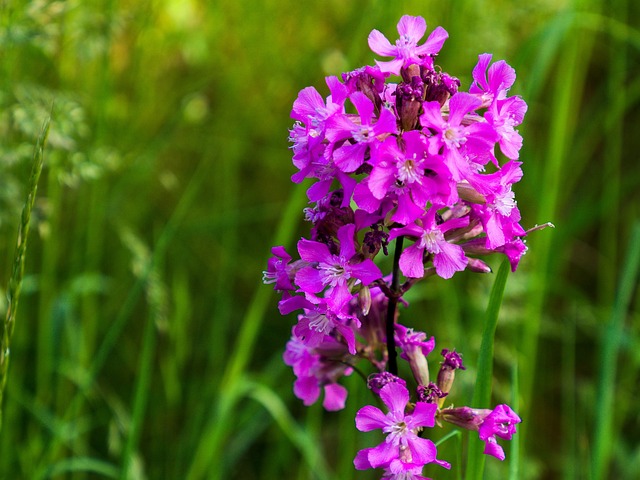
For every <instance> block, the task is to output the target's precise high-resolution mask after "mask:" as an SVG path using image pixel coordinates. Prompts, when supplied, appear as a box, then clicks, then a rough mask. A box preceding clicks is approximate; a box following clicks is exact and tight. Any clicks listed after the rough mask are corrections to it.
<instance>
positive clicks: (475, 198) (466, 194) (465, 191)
mask: <svg viewBox="0 0 640 480" xmlns="http://www.w3.org/2000/svg"><path fill="white" fill-rule="evenodd" d="M457 188H458V196H459V197H460V198H461V199H462V200H465V201H467V202H470V203H478V204H480V205H484V204H485V203H487V200H486V198H484V196H483V195H482V194H480V193H479V192H478V191H477V190H476V189H475V188H473V187H472V186H471V185H469V183H468V182H458V184H457Z"/></svg>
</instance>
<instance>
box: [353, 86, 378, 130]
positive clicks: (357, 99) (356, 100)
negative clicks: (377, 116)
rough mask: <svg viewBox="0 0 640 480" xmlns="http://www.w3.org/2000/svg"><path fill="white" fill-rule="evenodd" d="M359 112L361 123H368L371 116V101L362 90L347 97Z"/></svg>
mask: <svg viewBox="0 0 640 480" xmlns="http://www.w3.org/2000/svg"><path fill="white" fill-rule="evenodd" d="M349 99H350V100H351V102H352V103H353V104H354V105H355V106H356V109H357V110H358V113H359V114H360V121H361V122H362V125H370V124H371V117H372V116H373V102H372V101H371V100H369V99H368V98H367V96H366V95H365V94H364V93H362V92H355V93H353V94H351V96H350V97H349Z"/></svg>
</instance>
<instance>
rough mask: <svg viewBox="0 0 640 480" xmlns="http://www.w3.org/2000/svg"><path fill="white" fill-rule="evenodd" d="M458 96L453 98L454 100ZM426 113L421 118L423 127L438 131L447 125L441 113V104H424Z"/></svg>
mask: <svg viewBox="0 0 640 480" xmlns="http://www.w3.org/2000/svg"><path fill="white" fill-rule="evenodd" d="M457 96H458V95H457V94H456V95H454V96H453V97H451V98H452V99H454V98H455V97H457ZM422 108H423V110H424V113H423V114H422V115H421V116H420V124H421V125H422V126H423V127H425V128H426V127H433V128H435V129H436V130H442V129H443V127H444V124H445V121H444V119H443V118H442V113H441V111H440V102H435V101H434V102H424V103H423V104H422Z"/></svg>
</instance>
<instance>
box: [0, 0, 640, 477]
mask: <svg viewBox="0 0 640 480" xmlns="http://www.w3.org/2000/svg"><path fill="white" fill-rule="evenodd" d="M0 8H1V30H0V186H1V188H0V252H1V254H0V286H2V288H4V289H6V288H7V285H8V282H9V278H10V275H11V267H12V263H13V256H14V248H15V239H16V235H17V226H18V224H19V221H20V210H21V208H22V204H23V203H24V198H25V195H26V191H25V190H26V185H27V183H28V178H29V171H30V168H31V159H32V156H33V146H34V144H35V141H36V138H37V136H38V134H39V132H40V128H41V125H42V123H43V122H44V120H45V118H47V116H49V115H51V131H50V135H49V140H48V144H47V147H46V151H45V167H44V171H43V174H42V177H41V179H40V188H39V190H38V197H37V200H36V205H35V209H34V213H33V218H32V222H33V223H32V231H31V236H30V244H29V250H28V252H27V257H26V265H25V280H24V285H23V290H22V297H21V303H20V308H19V311H18V316H17V320H16V327H15V334H14V336H13V339H12V343H11V351H10V352H11V357H10V358H11V364H10V369H9V377H8V383H7V386H6V392H5V398H4V405H3V425H2V431H1V432H0V449H1V450H0V478H3V479H7V480H13V479H45V478H70V479H85V478H122V479H125V478H129V479H165V478H166V479H183V478H184V479H188V480H196V479H209V478H211V479H218V478H220V479H222V478H225V479H228V478H233V479H236V478H237V479H240V478H243V479H244V478H260V479H271V478H278V479H282V478H285V479H316V478H317V479H350V478H354V479H374V478H380V476H381V474H380V472H356V471H355V470H354V469H353V465H352V461H353V457H354V456H355V453H356V451H357V450H358V449H360V448H364V447H367V446H373V445H374V444H375V443H376V442H377V441H379V437H377V436H376V435H375V434H371V435H369V434H367V435H364V434H360V433H359V432H356V431H355V427H354V423H353V417H354V414H355V412H356V411H357V409H358V408H360V407H361V406H362V405H364V404H366V403H371V400H372V399H371V397H370V395H369V394H368V393H367V392H366V388H365V387H364V386H363V385H362V381H361V380H360V379H359V378H358V377H357V376H356V375H354V376H352V377H350V378H348V379H346V381H345V384H346V385H347V386H348V387H349V388H350V391H351V393H350V398H349V400H348V402H347V408H346V409H345V411H343V412H338V413H323V411H322V409H321V407H320V406H319V405H314V406H313V407H311V408H308V409H307V408H304V407H303V406H302V405H301V402H300V401H299V400H298V399H296V398H294V396H293V393H292V387H291V386H292V382H293V379H294V377H293V374H292V373H291V371H290V369H288V368H287V367H285V366H284V365H283V364H282V360H281V355H282V352H283V349H284V345H285V343H286V341H287V340H288V337H289V334H290V328H291V325H292V324H293V321H294V319H293V318H283V317H281V316H280V315H279V314H278V312H277V308H276V306H277V296H276V295H275V294H274V293H273V292H272V290H271V288H270V287H267V286H262V285H261V271H262V270H263V269H264V268H265V266H266V260H267V258H268V257H269V255H270V252H269V249H270V247H271V246H272V245H276V244H283V245H285V246H287V248H288V249H289V251H295V248H294V246H295V242H296V240H297V238H299V237H300V235H304V234H306V232H307V231H308V225H305V224H304V222H303V221H302V213H301V209H302V208H303V207H304V205H305V196H304V188H305V187H304V186H302V187H300V186H297V187H296V186H294V185H293V184H292V183H291V182H290V180H289V177H290V175H291V174H292V173H294V168H293V166H292V165H291V158H290V151H289V150H288V143H287V136H288V128H290V126H291V123H292V122H291V120H290V118H289V112H290V109H291V105H292V102H293V101H294V99H295V98H296V95H297V93H298V91H299V90H300V89H302V88H304V87H306V86H309V85H313V86H316V88H318V89H319V90H320V91H321V92H322V93H323V94H327V91H326V87H325V84H324V76H326V75H329V74H339V73H340V72H343V71H350V70H353V69H355V68H357V67H359V66H362V65H366V64H372V63H373V60H374V55H373V53H372V52H370V51H369V49H368V46H367V41H366V39H367V35H368V34H369V32H370V31H371V30H372V29H374V28H377V29H379V30H381V31H382V32H384V33H385V34H386V35H387V36H388V37H389V38H391V39H395V38H396V30H395V25H396V23H397V21H398V19H399V18H400V16H402V15H403V14H412V15H422V16H424V17H425V18H426V20H427V24H428V25H429V29H432V28H434V27H435V26H437V25H441V26H443V27H444V28H445V29H446V30H447V31H448V32H449V34H450V38H449V40H448V41H447V42H446V43H445V46H444V48H443V49H442V51H441V54H440V57H439V58H438V62H437V63H438V64H439V65H440V66H441V67H442V68H443V69H444V70H445V71H447V72H449V73H450V74H452V75H455V76H457V77H459V78H460V79H461V81H462V84H463V88H468V86H469V82H470V79H471V70H472V68H473V66H474V65H475V63H476V61H477V56H478V54H481V53H484V52H491V53H493V54H494V60H497V59H505V60H507V62H508V63H509V64H511V65H512V66H513V67H514V68H515V69H516V72H517V74H518V79H517V81H516V84H515V86H514V88H513V89H512V91H511V92H512V93H516V94H519V95H522V96H523V97H524V99H525V100H526V101H527V102H528V104H529V112H528V113H527V116H526V119H525V123H524V125H523V126H522V127H521V129H520V131H521V133H522V135H523V136H524V139H525V143H524V148H523V150H522V152H521V160H523V162H524V164H523V170H524V172H525V176H524V178H523V179H522V181H521V182H520V183H519V184H518V185H517V186H516V195H517V198H518V201H519V207H520V209H521V211H522V218H523V221H522V224H523V225H524V227H525V228H530V227H532V226H534V225H535V224H540V223H544V222H547V221H551V222H553V223H554V224H555V225H556V228H555V229H554V230H551V229H547V230H543V231H540V232H536V233H534V234H532V235H531V236H530V238H529V240H528V246H529V252H528V254H527V255H526V256H525V257H524V259H523V261H522V262H521V267H520V269H519V270H518V271H517V272H516V273H514V274H511V275H510V277H509V279H508V284H507V290H506V294H505V298H504V301H503V307H502V310H501V314H500V321H499V324H498V330H497V334H496V343H495V366H494V372H495V381H494V385H493V392H494V403H505V402H506V403H511V404H512V405H515V406H516V407H517V408H516V409H517V410H518V411H519V413H520V414H521V416H522V418H523V424H522V427H521V429H520V432H519V433H518V435H517V436H516V437H515V438H514V441H513V442H512V445H511V447H509V446H507V458H508V459H507V461H506V462H505V463H501V462H499V461H497V460H495V459H492V458H489V459H487V462H486V475H485V478H488V479H494V478H508V477H509V476H510V478H522V479H555V478H563V479H573V478H575V479H604V478H616V479H630V480H631V479H637V478H638V476H637V475H638V473H637V472H639V471H640V414H639V413H638V412H639V411H640V409H639V408H638V407H639V406H640V402H639V400H638V398H640V386H639V385H640V382H639V372H640V335H639V330H640V322H639V316H640V308H639V307H640V306H639V304H638V293H639V292H638V287H637V255H638V250H639V249H640V245H639V244H640V241H639V240H638V238H640V237H635V238H636V241H633V240H632V231H633V230H634V228H635V229H638V228H639V227H638V222H639V221H640V193H639V192H640V168H639V167H640V164H639V160H640V157H639V154H638V152H639V151H640V135H638V132H640V123H639V120H640V101H639V100H640V30H639V29H640V4H638V2H632V1H628V0H611V1H609V2H604V1H602V2H600V1H598V0H583V1H580V0H559V1H558V0H530V1H528V2H511V1H506V0H496V1H479V0H458V1H449V2H443V1H439V2H436V1H396V2H394V1H390V0H385V1H383V0H367V1H366V0H357V1H349V2H347V1H344V0H325V1H322V2H320V1H316V2H312V1H306V0H303V1H291V0H265V1H255V2H254V1H244V2H243V1H231V0H229V1H222V0H218V1H215V0H214V1H210V2H206V1H203V0H142V1H131V0H129V1H127V0H104V1H93V0H92V1H81V0H70V1H47V0H34V1H31V2H26V1H20V0H16V1H11V2H3V3H2V6H1V7H0ZM499 261H500V259H491V265H492V266H493V267H494V270H496V269H497V266H498V265H499ZM492 282H493V276H492V275H487V276H478V275H474V274H471V273H464V274H458V275H457V276H456V277H455V278H454V279H452V280H451V281H438V280H429V281H428V282H425V283H423V284H421V286H419V287H416V288H415V289H413V290H412V291H411V292H410V293H411V298H410V301H411V304H412V305H411V308H409V309H407V310H406V311H405V312H403V319H404V320H405V321H406V323H407V324H409V325H413V326H415V327H416V328H419V329H423V330H426V331H427V332H428V333H429V334H433V335H435V336H436V339H437V342H438V349H440V348H454V347H455V348H456V349H457V350H458V351H460V352H462V353H463V354H464V355H465V364H466V365H467V370H466V371H465V372H463V373H461V374H460V375H459V376H458V380H457V383H456V386H455V387H454V392H452V395H451V397H450V398H451V401H453V402H454V403H455V404H456V405H458V406H460V405H465V404H468V403H469V402H470V399H471V397H472V392H473V385H474V380H475V374H476V370H475V364H476V359H477V356H478V348H479V343H480V334H481V331H482V319H483V318H484V310H485V309H486V306H487V302H488V293H489V291H490V288H491V285H492ZM2 298H3V299H4V295H2ZM6 307H7V306H6V303H4V304H0V309H1V310H2V311H3V312H4V311H5V310H6ZM438 361H439V360H435V359H434V360H432V362H434V363H435V362H438ZM451 431H453V429H452V428H450V427H445V428H442V429H440V428H436V429H435V430H434V432H430V433H433V437H432V438H441V437H444V436H445V435H447V434H448V433H450V432H451ZM466 442H467V435H466V433H465V434H456V435H454V436H452V437H449V438H448V439H447V440H446V441H444V442H443V443H442V444H441V445H440V447H439V450H440V454H439V457H440V458H442V459H445V460H447V461H449V462H451V463H452V464H453V468H452V470H451V472H447V471H445V470H443V469H434V470H428V469H427V470H425V474H427V475H430V476H432V477H434V478H437V479H446V478H461V477H460V475H461V472H462V471H463V465H462V464H461V463H462V462H464V458H465V456H464V449H465V448H466ZM503 443H504V442H503ZM510 449H511V451H510Z"/></svg>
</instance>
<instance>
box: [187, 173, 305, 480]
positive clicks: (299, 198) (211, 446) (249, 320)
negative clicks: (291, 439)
mask: <svg viewBox="0 0 640 480" xmlns="http://www.w3.org/2000/svg"><path fill="white" fill-rule="evenodd" d="M306 188H307V185H306V184H304V183H301V184H298V185H296V186H295V187H294V189H293V191H292V193H291V197H290V199H289V202H288V203H287V208H286V210H285V212H284V214H283V216H282V219H281V221H280V224H279V226H278V228H277V230H276V234H275V236H274V241H273V242H272V245H286V244H288V243H290V241H291V239H292V237H293V234H294V231H295V227H296V225H297V222H298V218H299V213H300V210H302V208H303V206H304V204H305V203H306V196H305V193H304V192H305V189H306ZM272 296H273V292H272V290H271V289H269V288H266V287H265V286H264V285H263V284H262V283H260V284H259V285H258V287H257V288H256V290H255V294H254V295H253V298H252V300H251V303H250V304H249V306H248V308H247V312H246V314H245V316H244V318H243V320H242V327H241V329H240V332H239V333H238V337H237V340H236V343H235V346H234V347H233V349H232V350H231V351H232V352H233V355H232V356H231V358H230V359H229V362H228V363H227V367H226V369H225V373H224V375H223V377H222V382H221V383H220V386H219V391H220V395H219V397H218V402H217V404H216V405H215V407H214V409H213V411H212V413H211V416H210V420H209V422H208V424H207V426H206V428H205V430H204V432H203V433H202V435H201V439H200V442H199V443H198V447H197V450H196V452H195V454H194V456H193V461H192V463H191V467H190V468H189V471H188V474H187V476H186V478H187V480H195V479H199V478H204V477H206V476H207V472H208V470H209V468H210V465H219V464H220V462H219V458H218V456H219V455H220V454H221V453H222V451H223V450H222V448H220V447H221V443H222V442H224V438H225V435H226V433H227V431H228V430H229V429H230V427H231V424H232V420H233V416H232V415H230V414H231V410H232V409H233V407H234V405H235V402H236V401H237V391H238V389H237V383H236V382H237V381H238V379H239V378H240V376H241V374H242V372H243V371H244V369H245V367H246V365H247V363H248V361H249V359H250V357H251V352H252V351H253V346H254V345H255V342H256V339H257V335H258V332H259V331H260V326H261V325H262V321H263V319H264V313H265V311H266V310H267V306H268V304H269V301H270V299H271V298H272ZM223 477H224V472H222V471H217V470H214V471H213V472H210V474H209V476H208V478H211V479H214V478H223Z"/></svg>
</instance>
